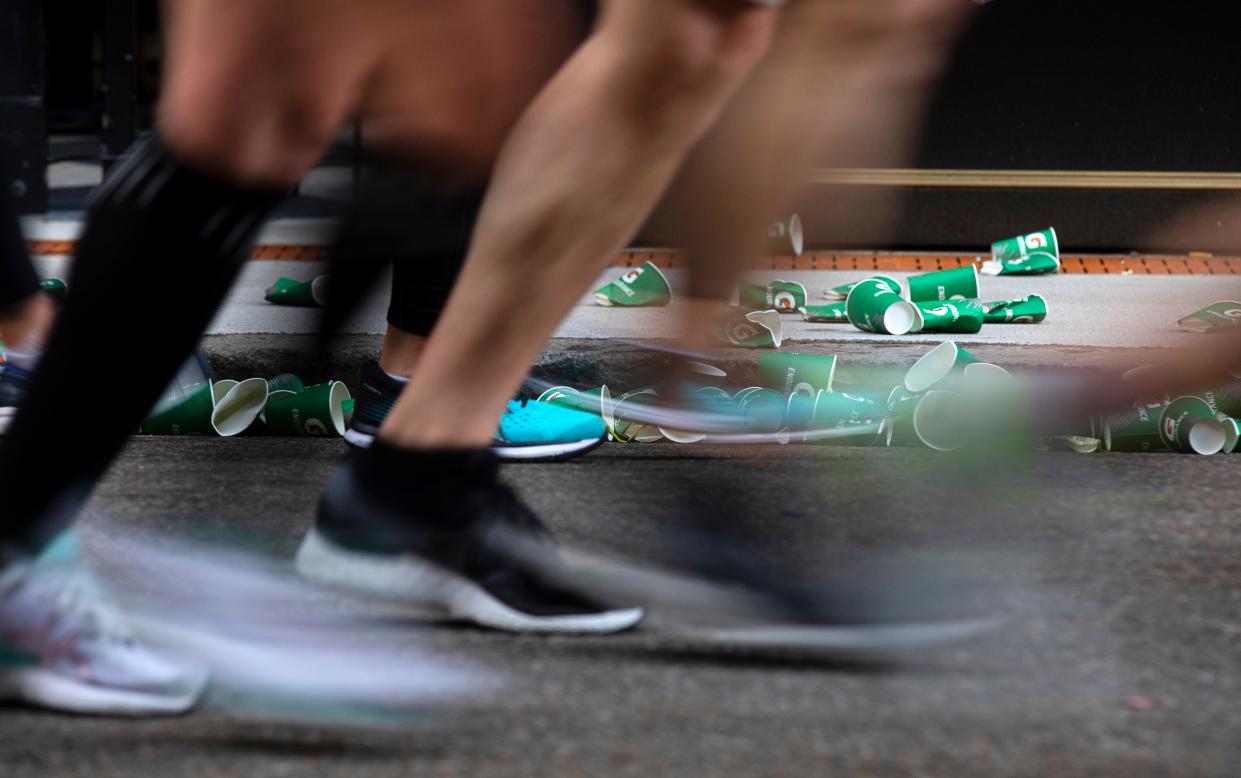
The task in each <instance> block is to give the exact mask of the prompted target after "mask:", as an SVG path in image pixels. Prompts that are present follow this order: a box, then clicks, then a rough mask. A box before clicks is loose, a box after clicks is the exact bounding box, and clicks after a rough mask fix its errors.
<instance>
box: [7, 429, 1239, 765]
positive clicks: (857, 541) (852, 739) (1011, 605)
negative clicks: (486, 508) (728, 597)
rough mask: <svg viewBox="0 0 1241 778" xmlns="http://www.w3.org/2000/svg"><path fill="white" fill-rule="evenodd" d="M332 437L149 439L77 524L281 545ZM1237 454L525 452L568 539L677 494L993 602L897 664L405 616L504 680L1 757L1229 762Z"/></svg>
mask: <svg viewBox="0 0 1241 778" xmlns="http://www.w3.org/2000/svg"><path fill="white" fill-rule="evenodd" d="M342 451H343V446H342V445H341V444H339V443H337V442H321V441H303V440H278V439H266V440H265V439H256V438H242V439H233V440H208V439H150V438H148V439H138V440H136V441H135V442H134V443H133V445H132V446H131V447H130V449H129V451H128V453H127V454H126V456H125V458H124V459H123V460H122V461H121V462H120V464H119V465H118V467H117V468H116V470H115V471H114V473H113V474H112V476H111V477H110V478H109V480H108V481H107V483H106V484H105V485H104V486H103V487H102V488H101V489H100V491H99V492H98V496H97V499H96V500H95V501H94V502H93V503H92V505H91V508H90V509H89V511H88V517H87V519H86V521H85V522H84V532H83V534H84V536H85V537H86V538H87V540H88V543H87V545H88V547H91V548H94V549H95V551H94V553H95V555H96V556H98V537H99V535H100V534H101V533H104V532H107V533H113V534H127V535H132V536H142V535H145V534H148V533H151V532H155V531H158V532H164V533H172V534H175V535H178V536H181V537H189V538H196V539H204V540H210V539H224V538H230V539H232V541H231V542H242V543H247V544H250V545H252V546H253V548H254V549H255V550H260V551H262V552H263V553H267V554H272V555H275V556H277V557H288V556H291V554H292V552H293V550H294V549H295V548H296V545H297V542H298V540H299V539H300V536H301V534H302V532H303V531H304V530H305V529H306V527H307V525H308V521H309V519H310V517H311V516H312V512H313V508H314V504H315V500H316V497H317V493H318V490H319V488H320V487H321V485H322V483H323V482H324V480H325V479H326V477H327V476H328V474H329V473H330V472H331V471H332V469H333V467H334V466H335V463H336V462H337V461H338V459H339V457H340V455H341V453H342ZM1239 466H1241V457H1224V456H1218V457H1212V458H1196V457H1192V456H1183V455H1174V454H1155V455H1077V454H1041V455H1036V456H1033V457H1019V458H1015V459H1012V460H996V459H995V458H988V459H985V460H969V459H964V460H951V459H946V458H944V456H936V455H933V454H931V453H930V452H925V451H916V450H910V449H894V450H871V449H845V448H819V447H807V446H800V447H798V446H792V447H783V448H781V447H775V446H772V447H755V448H746V449H740V448H727V447H712V448H707V447H675V446H672V445H668V444H656V445H649V446H647V447H645V448H637V447H627V448H621V447H616V446H610V447H605V448H603V449H601V450H600V451H598V452H596V453H594V454H592V455H591V456H589V457H586V458H584V459H582V460H580V461H577V462H573V463H567V464H540V465H525V466H514V467H510V468H508V469H507V471H506V472H507V477H509V478H510V479H511V480H512V481H513V482H514V483H515V484H516V485H517V486H518V488H519V489H520V490H521V492H522V493H524V494H525V495H526V497H527V498H528V499H529V501H530V502H531V503H532V504H533V505H535V506H536V507H537V508H538V509H539V510H540V511H541V512H542V513H543V514H544V515H545V517H546V519H547V521H548V522H549V523H550V524H551V525H552V526H553V527H554V529H555V530H556V532H557V533H558V534H559V535H560V537H561V538H562V539H564V540H565V541H566V542H571V543H574V544H577V545H582V546H586V547H588V548H590V549H594V550H599V551H608V552H611V553H619V554H628V555H634V556H636V557H639V558H646V559H658V558H662V557H664V556H665V554H666V549H665V548H663V544H664V543H665V540H666V535H665V533H664V529H665V528H666V527H668V526H672V525H673V524H674V523H675V522H678V521H680V520H682V519H683V518H684V512H685V508H684V502H683V501H682V500H681V499H678V498H676V497H674V495H676V494H681V493H684V491H685V490H686V487H687V486H688V487H689V491H690V492H692V493H695V494H698V495H700V496H703V499H704V500H706V499H707V497H706V496H709V497H710V498H711V499H718V500H722V501H726V502H728V503H730V504H734V505H742V506H745V507H746V508H747V512H748V513H749V514H750V515H751V516H753V517H755V519H756V524H757V526H759V527H760V529H761V531H762V532H763V533H767V534H766V537H768V538H769V540H770V544H771V547H772V548H781V549H783V551H784V552H785V553H789V554H791V555H793V556H796V557H797V558H799V559H800V560H802V561H804V562H807V561H808V562H809V563H810V564H812V565H815V564H817V565H821V566H822V567H823V568H824V569H836V568H839V567H840V566H842V565H846V564H851V563H858V562H862V563H866V560H869V559H872V558H874V557H875V556H876V555H879V554H890V553H897V552H917V554H919V555H920V556H921V557H925V558H931V559H934V560H937V561H938V562H939V563H940V564H946V565H955V566H959V567H960V568H961V569H962V570H969V571H970V572H971V574H981V575H985V576H987V577H988V580H991V581H994V582H995V591H996V592H997V593H998V596H997V597H996V603H997V604H996V607H997V608H998V609H999V610H1001V611H1002V612H1001V613H999V615H1000V616H1002V617H1003V619H1004V621H1003V622H1002V624H1001V625H1000V626H999V628H997V629H996V630H995V631H994V632H992V633H990V634H988V635H987V636H985V637H982V638H979V639H976V640H974V641H971V642H969V643H967V644H964V645H959V646H954V647H949V648H941V649H938V650H935V651H932V652H928V653H926V654H923V655H917V656H912V657H908V658H906V659H905V660H903V661H901V662H895V663H893V662H882V663H873V664H872V663H863V664H839V663H831V662H826V661H822V660H820V659H819V658H817V657H814V656H812V655H802V654H797V653H789V652H782V653H754V652H742V651H732V650H723V649H720V650H715V649H711V648H709V647H704V646H702V645H699V644H696V643H694V642H689V643H687V642H686V641H685V640H684V639H683V638H680V637H677V636H675V635H672V634H669V633H668V632H666V631H665V630H664V629H663V628H660V627H658V626H652V627H648V628H645V629H640V630H639V631H636V632H634V633H630V634H626V635H622V636H617V637H611V638H589V639H588V638H575V637H574V638H570V637H556V638H544V637H514V636H510V635H503V634H496V633H490V632H485V631H481V630H477V629H472V628H468V627H462V626H459V625H447V624H434V623H426V622H419V621H416V620H414V619H413V618H409V619H408V624H409V638H408V639H409V641H410V642H411V644H412V643H415V642H416V643H417V644H419V645H422V646H425V647H429V648H430V649H431V650H433V651H435V652H440V653H442V654H444V655H448V656H452V657H455V658H459V659H466V660H469V661H473V662H477V663H480V664H482V665H485V666H487V667H490V668H492V669H493V670H496V671H499V672H500V673H502V674H504V676H505V677H506V678H507V679H508V683H507V685H506V686H504V687H503V688H501V689H499V690H495V691H491V692H487V693H486V694H484V695H483V696H482V697H481V698H478V699H474V700H472V701H470V702H468V703H466V704H464V705H461V706H457V707H454V708H452V709H443V710H439V709H433V710H428V711H427V712H426V715H425V716H424V717H422V718H420V719H419V720H418V721H417V722H415V723H413V724H410V725H408V726H404V727H402V728H399V729H396V730H379V729H366V728H347V729H340V728H335V727H329V726H324V725H321V724H316V725H305V724H289V723H281V722H279V721H273V720H262V719H257V720H256V719H255V718H254V715H253V714H252V713H246V712H244V710H241V709H239V708H238V706H237V705H235V704H230V700H229V698H228V697H227V695H223V696H222V695H220V694H213V695H212V697H211V699H210V700H209V701H208V704H207V705H206V706H205V707H204V708H203V709H202V710H200V711H199V712H197V713H194V714H193V715H190V716H188V717H186V718H183V719H178V720H172V721H151V722H124V721H105V720H92V719H84V718H74V717H69V716H60V715H52V714H48V713H43V712H38V711H33V710H26V709H19V708H13V707H10V708H3V709H0V733H2V735H0V775H4V776H17V775H31V776H34V775H40V776H45V775H82V776H101V775H161V776H162V775H187V776H189V775H192V776H198V775H245V776H255V777H257V776H285V775H316V776H329V775H350V776H356V775H483V776H486V775H583V776H597V775H605V774H619V775H644V776H649V775H749V774H763V775H789V776H806V775H845V774H851V775H944V776H949V775H951V776H966V775H969V776H974V775H977V776H995V775H1032V776H1033V775H1039V776H1045V775H1057V776H1072V775H1116V776H1138V775H1218V776H1228V775H1236V774H1237V770H1238V766H1239V765H1241V561H1239V560H1241V555H1239V554H1238V551H1239V550H1241V520H1239V517H1241V510H1238V509H1239V508H1241V490H1239V489H1238V478H1237V472H1238V467H1239ZM708 502H709V501H708ZM705 504H707V503H706V502H704V503H702V505H705ZM701 509H702V508H701V507H700V508H699V510H701ZM92 538H94V539H95V541H93V543H94V545H92V541H91V539H92ZM238 539H241V540H238ZM760 545H761V541H760ZM97 561H98V563H99V564H100V566H101V567H102V568H104V569H106V570H108V571H109V576H112V577H121V578H124V577H129V578H137V579H141V570H135V569H132V567H131V566H127V565H126V564H125V560H124V559H113V558H106V559H99V560H97ZM402 634H403V633H402ZM367 639H368V638H367V635H365V634H359V635H358V640H362V641H364V640H367Z"/></svg>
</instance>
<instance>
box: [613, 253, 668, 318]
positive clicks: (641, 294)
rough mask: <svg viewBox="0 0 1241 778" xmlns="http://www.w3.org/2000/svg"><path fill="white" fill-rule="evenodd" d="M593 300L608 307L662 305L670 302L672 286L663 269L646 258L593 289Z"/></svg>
mask: <svg viewBox="0 0 1241 778" xmlns="http://www.w3.org/2000/svg"><path fill="white" fill-rule="evenodd" d="M595 302H596V303H597V304H599V305H603V306H608V307H611V306H615V305H620V306H629V307H638V306H662V305H667V304H668V303H670V302H672V287H671V286H670V285H669V284H668V279H667V278H666V277H665V276H664V273H663V271H662V270H660V269H659V268H658V267H657V266H656V265H655V263H654V262H651V261H649V260H648V261H647V262H645V263H643V265H642V267H635V268H633V269H631V270H629V271H628V272H627V273H625V274H624V275H622V276H621V277H620V278H618V279H616V280H615V281H613V282H612V283H610V284H608V285H607V286H604V287H602V288H600V289H597V290H595Z"/></svg>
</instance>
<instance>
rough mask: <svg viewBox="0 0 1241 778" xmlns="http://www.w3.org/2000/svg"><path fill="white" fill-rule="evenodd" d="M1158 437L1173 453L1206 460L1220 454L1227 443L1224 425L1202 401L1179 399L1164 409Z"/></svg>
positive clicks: (1186, 398)
mask: <svg viewBox="0 0 1241 778" xmlns="http://www.w3.org/2000/svg"><path fill="white" fill-rule="evenodd" d="M1159 434H1160V436H1161V437H1162V438H1163V442H1164V444H1165V445H1166V446H1167V447H1168V448H1170V449H1172V450H1173V451H1181V452H1184V453H1190V454H1203V455H1208V456H1209V455H1211V454H1218V453H1219V452H1221V451H1223V450H1224V444H1225V443H1226V442H1227V439H1228V436H1227V433H1226V432H1225V429H1224V425H1223V423H1222V422H1221V421H1220V420H1219V419H1218V418H1216V415H1215V411H1213V410H1212V409H1211V406H1210V405H1209V404H1208V403H1207V401H1206V400H1204V399H1202V398H1201V397H1178V398H1176V399H1175V400H1173V401H1172V402H1171V403H1170V404H1169V405H1168V406H1167V407H1165V408H1164V409H1163V413H1162V414H1161V416H1160V423H1159Z"/></svg>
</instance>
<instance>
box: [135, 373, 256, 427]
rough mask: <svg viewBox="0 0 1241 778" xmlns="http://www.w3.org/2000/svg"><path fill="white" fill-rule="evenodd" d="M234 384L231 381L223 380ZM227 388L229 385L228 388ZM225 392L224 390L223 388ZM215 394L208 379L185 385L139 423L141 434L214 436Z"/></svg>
mask: <svg viewBox="0 0 1241 778" xmlns="http://www.w3.org/2000/svg"><path fill="white" fill-rule="evenodd" d="M227 383H228V384H235V382H227ZM229 388H231V387H229ZM225 392H227V389H225ZM214 411H215V395H214V392H213V386H212V383H211V382H210V381H207V382H205V383H201V384H198V385H196V386H193V387H189V388H188V390H187V391H186V392H185V393H184V394H183V395H182V396H180V397H179V398H178V399H176V400H175V401H173V402H171V403H164V404H163V405H162V407H159V408H156V409H155V411H154V412H153V413H151V415H150V416H148V417H147V418H146V419H145V420H144V421H143V422H142V427H141V434H143V435H214V434H216V433H215V427H213V426H211V414H212V413H213V412H214Z"/></svg>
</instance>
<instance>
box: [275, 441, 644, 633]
mask: <svg viewBox="0 0 1241 778" xmlns="http://www.w3.org/2000/svg"><path fill="white" fill-rule="evenodd" d="M391 451H392V449H389V448H388V447H386V446H385V447H382V449H381V452H376V451H366V452H359V453H358V454H356V455H354V457H353V458H352V459H351V460H350V461H349V462H348V463H346V464H345V465H344V466H343V467H341V468H340V470H338V471H337V473H336V475H335V476H334V477H333V478H332V480H331V481H330V482H329V484H328V487H327V489H326V491H325V492H324V494H323V497H322V498H321V499H320V502H319V516H318V520H317V521H316V523H315V526H314V528H313V529H311V531H310V532H309V533H308V534H307V536H306V538H305V540H304V541H303V542H302V546H301V549H300V550H299V551H298V554H297V568H298V570H299V571H300V572H301V573H302V574H303V575H305V576H306V577H308V578H311V579H313V580H316V581H320V582H323V583H329V584H334V585H340V586H343V587H346V588H348V589H351V590H354V591H356V592H359V593H363V594H367V595H376V596H380V597H383V598H386V599H391V600H396V601H400V602H403V603H406V604H409V605H413V606H417V607H420V608H424V609H425V608H428V607H429V608H433V609H436V610H439V611H442V612H443V613H445V614H447V615H448V616H450V617H452V618H457V619H462V620H466V621H471V622H473V623H475V624H479V625H481V626H484V627H491V628H493V629H499V630H505V631H510V632H555V633H597V634H603V633H613V632H620V631H622V630H626V629H629V628H631V627H633V626H634V625H636V624H637V623H638V622H639V621H640V620H641V619H642V616H643V611H642V609H640V608H624V609H609V608H607V607H606V606H603V605H601V604H600V603H599V602H596V601H594V600H593V599H591V598H590V597H588V596H586V595H584V594H579V593H577V592H575V591H574V590H573V588H572V586H571V585H570V584H566V583H565V581H566V579H567V578H568V577H570V576H567V575H566V572H565V570H564V569H561V564H562V563H560V562H559V557H558V556H557V555H556V554H554V553H549V554H544V555H541V556H540V557H539V561H538V562H537V563H531V562H529V561H528V555H525V556H523V555H522V554H517V553H513V547H514V545H516V544H520V545H523V546H527V547H528V546H530V545H537V546H538V547H540V548H543V549H550V548H552V544H551V539H550V535H549V533H548V531H547V529H546V528H545V527H544V526H543V524H542V523H541V522H540V521H539V519H538V518H537V517H536V516H535V515H534V514H533V513H532V512H531V511H530V509H529V508H527V507H526V506H525V505H524V504H523V503H522V502H521V500H520V499H518V497H517V496H516V495H515V494H513V492H512V491H511V490H509V488H508V487H507V486H505V485H504V484H502V483H500V482H499V481H498V480H497V469H498V461H497V459H496V457H495V455H494V454H491V453H489V452H486V451H479V452H471V453H461V452H447V453H445V454H443V455H442V456H443V457H452V458H455V459H456V460H457V461H458V462H460V461H462V460H463V458H467V457H468V458H469V462H468V465H467V466H466V467H465V468H464V470H462V469H461V468H455V471H453V470H448V469H444V470H439V471H437V470H436V468H435V467H434V465H431V466H428V467H410V466H402V467H401V470H402V471H403V472H404V473H405V475H404V480H398V479H394V478H393V477H392V473H391V472H389V473H386V474H379V472H378V470H376V469H375V465H374V464H373V462H374V459H373V458H374V457H375V455H376V453H382V455H385V456H391V453H390V452H391ZM402 453H404V452H402ZM419 456H421V457H423V460H424V461H425V462H431V461H432V460H431V458H433V457H436V456H437V455H436V454H434V453H426V454H421V455H419ZM411 478H412V479H415V480H416V481H417V482H418V483H417V484H416V485H414V486H412V487H411V486H410V485H409V481H410V480H411ZM394 481H396V482H394ZM522 560H527V561H522ZM553 568H554V569H553Z"/></svg>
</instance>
